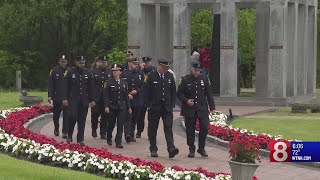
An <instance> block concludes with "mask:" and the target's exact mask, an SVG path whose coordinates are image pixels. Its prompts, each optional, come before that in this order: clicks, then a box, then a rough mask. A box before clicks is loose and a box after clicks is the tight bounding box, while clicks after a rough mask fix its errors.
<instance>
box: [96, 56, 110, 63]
mask: <svg viewBox="0 0 320 180" xmlns="http://www.w3.org/2000/svg"><path fill="white" fill-rule="evenodd" d="M97 60H98V61H104V62H108V58H107V57H106V56H99V57H97Z"/></svg>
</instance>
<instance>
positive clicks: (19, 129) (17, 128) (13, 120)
mask: <svg viewBox="0 0 320 180" xmlns="http://www.w3.org/2000/svg"><path fill="white" fill-rule="evenodd" d="M50 111H51V107H50V106H41V105H36V106H33V107H31V108H30V109H25V110H21V111H17V112H13V113H11V114H10V115H8V117H7V118H5V119H3V120H1V121H0V127H1V128H2V129H3V130H5V131H6V132H7V133H8V134H12V135H14V136H16V137H19V138H23V139H30V140H34V141H35V142H37V143H40V144H51V145H53V146H55V147H56V148H57V149H59V150H61V151H63V150H65V149H69V150H71V151H78V152H80V153H92V154H94V155H96V156H98V157H101V158H108V159H110V160H114V161H115V160H116V161H129V162H131V163H133V164H135V165H137V166H149V167H150V168H151V169H153V170H154V171H157V172H162V171H163V169H164V166H163V165H162V164H161V163H159V162H156V161H154V162H148V161H145V160H142V159H140V158H130V157H125V156H122V155H121V154H118V155H115V154H112V153H111V152H109V151H108V150H107V149H104V148H92V147H89V146H83V147H82V146H80V145H78V144H75V143H71V144H67V143H65V142H57V141H56V140H55V139H53V138H48V137H46V136H44V135H41V134H37V133H34V132H32V131H30V130H29V129H26V128H25V127H24V126H23V124H24V123H26V122H28V120H30V119H32V118H34V117H36V116H39V115H41V114H45V113H48V112H50ZM172 168H173V169H175V170H179V171H181V170H187V171H196V172H200V173H203V174H204V175H206V176H207V177H215V176H216V175H218V174H226V173H214V172H209V171H207V170H206V169H202V168H198V169H194V170H189V169H185V168H181V167H179V166H173V167H172ZM253 179H257V178H256V177H254V178H253Z"/></svg>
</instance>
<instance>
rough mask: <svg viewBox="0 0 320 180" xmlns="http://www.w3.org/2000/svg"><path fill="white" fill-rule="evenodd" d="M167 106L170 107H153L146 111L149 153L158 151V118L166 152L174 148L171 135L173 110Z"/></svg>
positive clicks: (163, 105) (162, 105)
mask: <svg viewBox="0 0 320 180" xmlns="http://www.w3.org/2000/svg"><path fill="white" fill-rule="evenodd" d="M169 106H171V105H167V104H161V105H153V106H152V107H151V108H150V109H149V111H148V137H149V142H150V148H149V149H150V151H157V150H158V147H157V130H158V125H159V120H160V117H161V118H162V122H163V129H164V134H165V138H166V141H167V150H168V152H170V150H171V149H173V148H175V146H174V142H173V133H172V124H173V113H172V110H173V109H172V107H169Z"/></svg>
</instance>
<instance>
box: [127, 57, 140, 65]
mask: <svg viewBox="0 0 320 180" xmlns="http://www.w3.org/2000/svg"><path fill="white" fill-rule="evenodd" d="M127 62H129V63H133V64H135V65H137V64H139V60H138V58H136V57H133V56H131V57H129V58H127Z"/></svg>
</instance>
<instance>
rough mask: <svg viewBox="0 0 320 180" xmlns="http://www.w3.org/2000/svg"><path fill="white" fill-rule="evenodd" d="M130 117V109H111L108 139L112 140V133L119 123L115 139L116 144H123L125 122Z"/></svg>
mask: <svg viewBox="0 0 320 180" xmlns="http://www.w3.org/2000/svg"><path fill="white" fill-rule="evenodd" d="M127 115H128V109H127V108H125V109H113V108H110V113H109V118H110V119H109V123H108V126H107V138H108V140H109V139H112V132H113V129H114V127H115V124H116V123H117V134H116V137H115V142H116V144H121V142H122V134H123V126H124V121H125V119H126V118H127Z"/></svg>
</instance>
